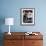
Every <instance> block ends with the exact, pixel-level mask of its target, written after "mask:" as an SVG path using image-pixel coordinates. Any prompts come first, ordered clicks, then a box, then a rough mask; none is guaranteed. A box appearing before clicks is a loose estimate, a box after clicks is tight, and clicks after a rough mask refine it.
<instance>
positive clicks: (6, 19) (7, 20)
mask: <svg viewBox="0 0 46 46" xmlns="http://www.w3.org/2000/svg"><path fill="white" fill-rule="evenodd" d="M5 25H9V32H8V34H9V35H11V33H10V26H11V25H14V18H5Z"/></svg>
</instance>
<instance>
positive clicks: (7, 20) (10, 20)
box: [5, 18, 14, 25]
mask: <svg viewBox="0 0 46 46" xmlns="http://www.w3.org/2000/svg"><path fill="white" fill-rule="evenodd" d="M5 25H14V18H5Z"/></svg>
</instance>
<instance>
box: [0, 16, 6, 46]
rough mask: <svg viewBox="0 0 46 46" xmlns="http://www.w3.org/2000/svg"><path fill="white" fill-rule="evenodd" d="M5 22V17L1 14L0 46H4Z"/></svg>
mask: <svg viewBox="0 0 46 46" xmlns="http://www.w3.org/2000/svg"><path fill="white" fill-rule="evenodd" d="M4 23H5V17H4V16H0V46H3V39H4V38H3V34H4V33H3V32H2V25H4Z"/></svg>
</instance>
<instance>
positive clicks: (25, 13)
mask: <svg viewBox="0 0 46 46" xmlns="http://www.w3.org/2000/svg"><path fill="white" fill-rule="evenodd" d="M20 15H21V16H20V20H21V24H22V25H34V24H35V8H21V10H20Z"/></svg>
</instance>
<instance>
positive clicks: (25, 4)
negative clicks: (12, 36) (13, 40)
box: [0, 0, 46, 46]
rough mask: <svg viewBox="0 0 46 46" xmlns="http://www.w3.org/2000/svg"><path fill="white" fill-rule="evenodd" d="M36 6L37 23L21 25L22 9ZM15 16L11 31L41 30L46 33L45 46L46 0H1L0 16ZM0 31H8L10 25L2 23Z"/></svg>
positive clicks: (45, 42) (2, 17)
mask: <svg viewBox="0 0 46 46" xmlns="http://www.w3.org/2000/svg"><path fill="white" fill-rule="evenodd" d="M21 8H35V25H34V26H21V24H20V9H21ZM6 17H13V18H15V24H14V26H11V32H27V31H29V32H31V31H37V32H38V31H40V32H42V33H43V35H44V46H45V44H46V41H45V40H46V0H0V18H1V19H3V20H4V18H6ZM0 32H8V26H6V25H5V24H4V23H1V24H0Z"/></svg>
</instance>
